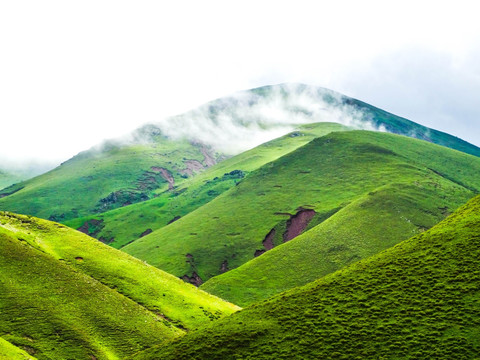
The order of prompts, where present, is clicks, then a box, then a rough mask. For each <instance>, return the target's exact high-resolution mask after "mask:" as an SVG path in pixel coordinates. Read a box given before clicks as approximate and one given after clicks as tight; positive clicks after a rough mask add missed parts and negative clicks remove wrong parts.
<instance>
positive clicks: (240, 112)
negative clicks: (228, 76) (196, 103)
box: [155, 84, 378, 155]
mask: <svg viewBox="0 0 480 360" xmlns="http://www.w3.org/2000/svg"><path fill="white" fill-rule="evenodd" d="M314 122H337V123H341V124H343V125H346V126H350V127H352V128H355V129H366V130H378V129H376V128H375V127H374V125H373V124H372V123H371V122H370V121H369V118H368V115H366V114H365V113H364V112H362V111H361V110H358V109H357V108H354V107H352V106H350V105H347V104H344V103H343V101H342V95H340V94H338V93H335V92H333V91H330V90H328V89H323V88H317V87H312V86H305V85H300V84H283V85H277V86H270V87H266V88H261V89H257V90H253V91H243V92H238V93H236V94H234V95H232V96H229V97H226V98H222V99H218V100H215V101H212V102H210V103H207V104H205V105H203V106H201V107H199V108H197V109H195V110H192V111H189V112H187V113H185V114H182V115H178V116H174V117H169V118H166V119H164V120H162V121H160V122H158V123H156V124H155V125H156V126H158V128H159V129H160V131H161V132H162V133H163V134H164V135H166V136H168V137H171V138H174V139H178V138H186V139H189V140H197V141H201V142H202V143H204V144H207V145H211V146H212V147H214V148H215V149H217V150H219V151H222V152H225V153H227V154H231V155H233V154H237V153H239V152H241V151H245V150H247V149H250V148H252V147H254V146H256V145H259V144H261V143H264V142H266V141H269V140H271V139H274V138H276V137H279V136H282V135H284V134H286V133H288V132H290V131H292V130H293V129H294V128H295V127H297V126H298V125H300V124H307V123H314Z"/></svg>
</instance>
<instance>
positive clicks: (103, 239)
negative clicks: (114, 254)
mask: <svg viewBox="0 0 480 360" xmlns="http://www.w3.org/2000/svg"><path fill="white" fill-rule="evenodd" d="M98 240H99V241H101V242H102V243H104V244H107V245H110V244H111V243H113V242H114V241H115V238H114V237H110V238H106V237H103V236H100V237H99V238H98Z"/></svg>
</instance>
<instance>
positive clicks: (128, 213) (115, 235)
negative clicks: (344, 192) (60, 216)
mask: <svg viewBox="0 0 480 360" xmlns="http://www.w3.org/2000/svg"><path fill="white" fill-rule="evenodd" d="M346 129H347V128H346V127H344V126H342V125H339V124H334V123H319V124H309V125H303V126H300V127H299V128H298V129H297V130H296V131H294V132H292V133H290V134H287V135H285V136H283V137H280V138H278V139H275V140H272V141H269V142H267V143H265V144H262V145H260V146H257V147H255V148H254V149H251V150H248V151H245V152H243V153H241V154H239V155H237V156H234V157H232V158H229V159H226V160H224V161H222V162H220V163H218V164H216V165H215V166H213V167H211V168H208V169H206V170H205V171H204V172H202V173H200V174H198V175H196V176H194V177H192V178H190V179H188V180H186V181H184V182H183V183H182V184H181V185H180V186H179V188H178V189H176V191H175V192H170V191H167V192H163V193H160V194H158V196H157V197H155V198H154V199H151V200H148V201H144V202H141V203H137V204H133V205H129V206H125V207H121V208H119V209H115V210H112V211H108V212H105V213H102V214H98V215H93V216H88V217H83V218H78V219H73V220H70V221H66V222H65V224H66V225H67V226H70V227H72V228H76V229H78V228H79V227H81V226H82V225H83V224H84V223H85V222H86V221H91V220H92V219H95V220H98V221H102V223H101V224H100V225H99V229H98V228H95V227H92V228H91V229H90V230H91V232H90V234H89V235H91V236H94V237H95V238H97V239H101V240H102V241H105V242H107V243H108V244H109V245H110V246H113V247H115V248H120V247H122V246H125V245H126V244H128V243H130V242H132V241H134V240H136V239H138V238H140V236H141V234H142V233H144V232H145V231H146V230H147V229H150V230H152V231H154V230H157V229H160V228H162V227H164V226H166V225H167V224H168V223H169V222H171V221H172V220H173V219H175V218H178V217H183V216H185V215H187V214H188V213H190V212H192V211H193V210H195V209H197V208H199V207H201V206H202V205H205V204H206V203H208V202H209V201H211V200H213V199H214V198H216V197H217V196H218V195H220V194H222V193H223V192H225V191H226V190H228V189H230V188H232V187H234V186H235V185H236V184H237V183H238V182H239V181H241V180H242V179H243V177H244V176H245V174H248V173H250V172H252V171H253V170H256V169H258V168H259V167H260V166H262V165H264V164H266V163H268V162H271V161H273V160H275V159H278V158H279V157H281V156H283V155H285V154H287V153H289V152H291V151H293V150H295V149H297V148H299V147H300V146H303V145H305V144H306V143H308V142H309V141H311V140H313V139H314V138H316V137H319V136H323V135H326V134H328V133H330V132H331V131H341V130H346ZM232 171H233V172H234V173H232ZM238 171H240V173H239V172H238Z"/></svg>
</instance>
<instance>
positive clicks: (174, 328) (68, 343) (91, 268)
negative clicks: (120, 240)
mask: <svg viewBox="0 0 480 360" xmlns="http://www.w3.org/2000/svg"><path fill="white" fill-rule="evenodd" d="M0 242H1V248H2V252H1V254H0V287H1V291H0V307H1V311H0V334H1V336H2V337H3V339H4V340H7V341H9V342H10V343H12V344H13V345H15V346H17V347H20V348H25V349H29V352H30V353H31V354H32V355H34V356H35V357H37V358H39V359H49V358H52V359H58V358H88V356H95V358H98V359H117V358H125V357H127V356H128V355H131V354H132V353H133V352H135V351H138V350H141V349H142V348H144V347H146V346H150V345H151V344H152V343H161V342H163V341H165V340H167V339H171V338H173V337H175V336H178V335H179V334H181V333H183V332H184V331H183V329H192V328H196V327H199V326H203V325H204V324H207V323H209V322H211V321H212V320H214V319H217V318H219V317H221V316H223V315H225V314H230V313H232V312H234V311H236V310H237V307H235V306H234V305H232V304H229V303H226V302H224V301H222V300H220V299H218V298H216V297H214V296H211V295H209V294H207V293H205V292H203V291H200V290H198V289H196V288H195V287H193V286H191V285H188V284H185V283H184V282H182V281H181V280H179V279H177V278H175V277H174V276H171V275H169V274H166V273H164V272H162V271H159V270H158V269H155V268H152V267H151V266H148V265H146V264H144V263H143V262H141V261H139V260H137V259H134V258H132V257H130V256H128V255H126V254H125V253H122V252H119V251H117V250H115V249H112V248H110V247H108V246H106V245H103V244H101V243H100V242H98V241H95V240H94V239H91V238H89V237H88V236H86V235H84V234H81V233H79V232H77V231H73V230H71V229H69V228H66V227H65V226H63V225H59V224H56V223H52V222H49V221H46V220H40V219H36V218H32V217H27V216H23V215H14V214H12V213H4V212H2V213H0Z"/></svg>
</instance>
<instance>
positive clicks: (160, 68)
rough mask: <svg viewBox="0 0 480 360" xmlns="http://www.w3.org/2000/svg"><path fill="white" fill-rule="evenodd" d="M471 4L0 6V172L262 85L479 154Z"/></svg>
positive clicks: (479, 39) (476, 38)
mask: <svg viewBox="0 0 480 360" xmlns="http://www.w3.org/2000/svg"><path fill="white" fill-rule="evenodd" d="M475 5H476V4H475V1H462V0H456V1H439V0H437V1H420V0H416V1H408V0H407V1H405V0H403V1H368V0H364V1H341V0H340V1H331V0H330V1H302V0H295V1H278V0H277V1H267V0H263V1H259V0H257V1H248V0H243V1H209V0H203V1H198V0H197V1H169V2H160V1H122V0H115V1H102V0H95V1H89V0H84V1H64V0H61V1H51V0H44V1H36V0H35V1H27V0H25V1H23V0H18V1H0V131H1V135H2V136H1V138H0V164H6V163H10V164H18V163H22V162H24V161H30V160H41V161H50V162H53V163H55V162H60V161H64V160H66V159H68V158H70V157H71V156H73V155H75V154H77V153H78V152H80V151H82V150H86V149H88V148H90V147H91V146H94V145H96V144H98V143H99V142H101V141H102V140H103V139H108V138H114V137H118V136H122V135H124V134H127V133H129V132H130V131H132V130H134V129H135V128H137V127H138V126H140V125H142V124H145V123H150V122H156V121H159V120H160V119H163V118H165V117H168V116H171V115H175V114H180V113H183V112H185V111H188V110H190V109H192V108H195V107H197V106H199V105H201V104H203V103H205V102H207V101H209V100H212V99H215V98H219V97H223V96H227V95H230V94H232V93H235V92H236V91H239V90H243V89H249V88H253V87H258V86H262V85H266V84H277V83H285V82H300V83H306V84H309V85H315V86H322V87H326V88H329V89H332V90H335V91H338V92H340V93H343V94H345V95H348V96H352V97H355V98H358V99H360V100H363V101H366V102H368V103H370V104H372V105H375V106H377V107H380V108H383V109H385V110H387V111H390V112H392V113H394V114H396V115H400V116H403V117H406V118H408V119H410V120H413V121H415V122H418V123H420V124H423V125H425V126H428V127H431V128H434V129H437V130H441V131H445V132H448V133H451V134H453V135H455V136H458V137H461V138H463V139H465V140H467V141H469V142H471V143H473V144H475V145H477V146H480V106H478V105H479V104H480V21H478V11H477V7H476V6H475Z"/></svg>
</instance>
